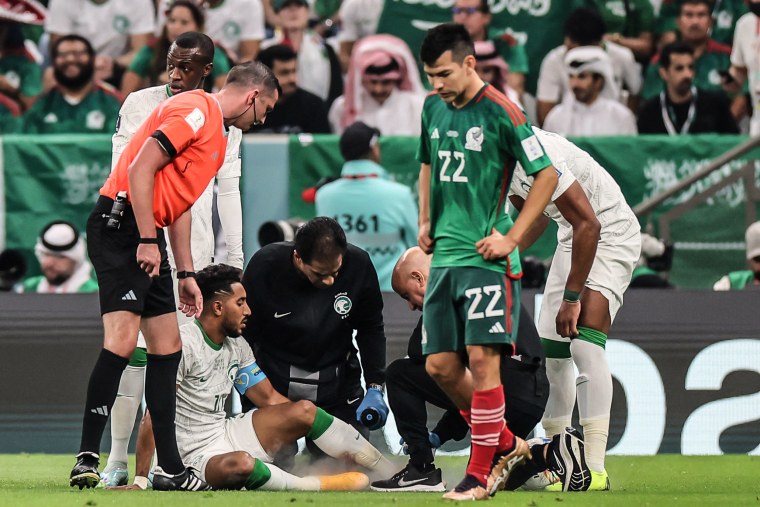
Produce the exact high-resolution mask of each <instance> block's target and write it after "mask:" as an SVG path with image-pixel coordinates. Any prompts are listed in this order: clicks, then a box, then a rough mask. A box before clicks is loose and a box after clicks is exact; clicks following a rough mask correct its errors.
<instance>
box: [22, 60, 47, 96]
mask: <svg viewBox="0 0 760 507" xmlns="http://www.w3.org/2000/svg"><path fill="white" fill-rule="evenodd" d="M19 93H21V95H23V96H24V97H36V96H37V95H39V94H40V93H42V67H40V66H39V65H37V64H36V63H34V62H29V64H28V65H24V71H23V76H21V88H20V89H19Z"/></svg>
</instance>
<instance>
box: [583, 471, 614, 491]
mask: <svg viewBox="0 0 760 507" xmlns="http://www.w3.org/2000/svg"><path fill="white" fill-rule="evenodd" d="M609 490H610V476H609V475H607V470H604V471H603V472H594V471H593V470H591V484H590V485H589V487H588V489H587V490H586V491H609Z"/></svg>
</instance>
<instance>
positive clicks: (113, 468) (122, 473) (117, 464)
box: [100, 461, 129, 488]
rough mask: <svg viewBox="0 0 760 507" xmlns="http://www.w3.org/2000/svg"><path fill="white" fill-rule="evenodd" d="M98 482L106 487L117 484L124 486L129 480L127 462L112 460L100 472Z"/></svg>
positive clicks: (113, 486)
mask: <svg viewBox="0 0 760 507" xmlns="http://www.w3.org/2000/svg"><path fill="white" fill-rule="evenodd" d="M100 482H101V483H102V484H103V486H105V487H107V488H115V487H117V486H126V485H127V482H129V471H128V470H127V464H126V463H124V462H123V461H114V462H113V463H109V464H108V465H106V468H105V469H104V470H103V471H102V472H101V473H100Z"/></svg>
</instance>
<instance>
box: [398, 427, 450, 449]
mask: <svg viewBox="0 0 760 507" xmlns="http://www.w3.org/2000/svg"><path fill="white" fill-rule="evenodd" d="M428 442H430V447H432V448H433V449H438V448H439V447H440V446H441V445H443V442H441V437H439V436H438V435H437V434H436V433H433V432H432V431H429V432H428ZM398 443H399V445H400V446H401V452H403V453H404V454H409V446H408V445H407V444H406V441H405V440H404V437H401V438H400V439H399V441H398Z"/></svg>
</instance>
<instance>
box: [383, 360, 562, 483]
mask: <svg viewBox="0 0 760 507" xmlns="http://www.w3.org/2000/svg"><path fill="white" fill-rule="evenodd" d="M502 362H506V363H505V364H504V365H503V366H502V371H501V377H502V384H503V385H504V398H505V413H504V417H505V418H506V420H507V423H508V425H509V428H510V429H511V430H512V432H513V433H514V434H515V435H517V436H519V437H521V438H526V437H527V436H528V435H529V434H530V432H531V431H532V430H533V428H534V427H535V426H536V424H538V422H539V421H540V420H541V417H542V416H543V413H544V408H545V407H546V400H547V399H548V397H549V381H548V380H547V378H546V370H545V369H544V368H543V367H533V366H528V365H524V364H521V363H518V362H517V361H514V360H512V359H506V358H504V359H502ZM386 389H387V390H388V401H389V404H390V408H391V410H392V411H393V415H394V417H395V418H396V426H397V428H398V431H399V434H400V435H401V436H402V438H403V439H404V440H405V441H406V443H407V444H408V446H409V455H410V460H411V461H412V464H414V465H415V466H416V467H418V468H419V467H421V466H423V465H426V464H428V463H432V462H433V454H432V449H431V447H430V444H429V442H428V429H427V409H426V407H425V402H427V403H430V404H432V405H435V406H436V407H439V408H442V409H443V410H445V411H446V413H445V414H444V415H443V417H442V418H441V420H440V421H439V422H438V424H437V425H436V427H435V429H434V430H433V432H434V433H436V434H438V436H440V437H441V440H442V441H447V440H461V439H462V438H464V437H465V436H466V435H467V432H468V431H469V427H468V426H467V423H466V422H465V420H464V419H463V418H462V416H460V415H459V410H458V409H457V408H456V406H455V405H454V403H453V402H452V401H451V400H450V399H449V398H448V396H446V394H445V393H444V392H443V391H442V390H441V388H440V387H438V384H436V383H435V381H434V380H433V379H432V377H430V375H428V374H427V372H426V371H425V365H424V363H420V362H419V361H414V360H412V359H409V358H405V359H398V360H396V361H394V362H392V363H391V364H390V365H389V366H388V369H387V373H386Z"/></svg>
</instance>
